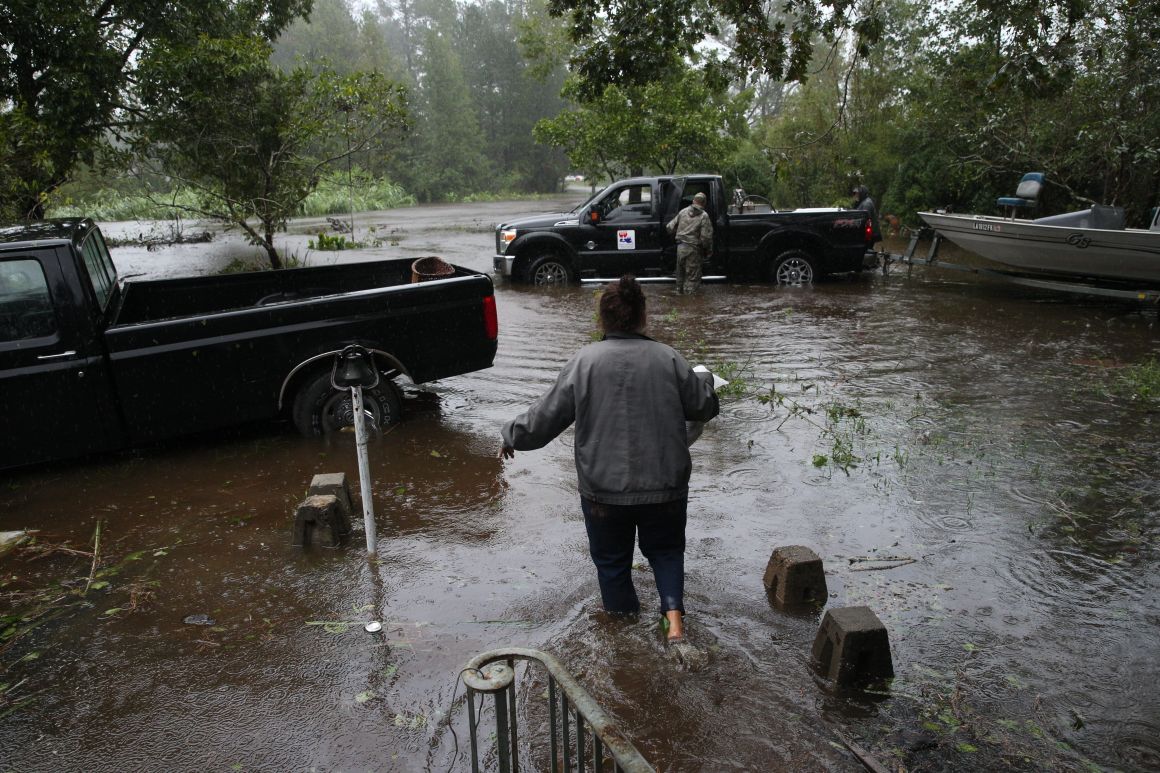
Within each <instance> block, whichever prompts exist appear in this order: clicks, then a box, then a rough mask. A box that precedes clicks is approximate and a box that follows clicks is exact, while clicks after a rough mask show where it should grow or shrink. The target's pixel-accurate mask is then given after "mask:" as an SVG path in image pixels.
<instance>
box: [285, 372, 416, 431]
mask: <svg viewBox="0 0 1160 773" xmlns="http://www.w3.org/2000/svg"><path fill="white" fill-rule="evenodd" d="M363 409H364V411H365V412H366V413H367V418H368V419H371V420H373V423H374V425H375V426H377V427H378V428H379V429H380V430H381V429H386V428H387V427H389V426H391V425H393V424H398V423H399V418H400V416H401V414H402V401H401V400H400V398H399V389H398V387H396V386H395V384H394V382H393V381H391V380H389V379H385V378H384V379H381V380H380V381H379V383H378V386H376V387H374V388H373V389H366V388H364V389H363ZM291 418H292V419H293V420H294V426H295V427H296V428H297V429H298V431H299V432H301V433H302V434H303V435H306V436H307V437H314V436H316V435H327V434H330V433H331V432H338V431H339V430H342V429H344V428H346V427H353V426H354V405H353V402H352V398H351V396H350V390H349V389H344V390H338V389H335V388H334V387H333V386H331V384H330V371H329V370H328V371H323V372H322V373H319V374H318V375H317V376H315V377H314V378H312V379H311V380H310V381H307V382H306V384H305V386H303V387H302V389H301V390H299V392H298V395H297V396H296V397H295V398H294V406H293V408H292V409H291ZM370 424H371V422H368V428H369V425H370Z"/></svg>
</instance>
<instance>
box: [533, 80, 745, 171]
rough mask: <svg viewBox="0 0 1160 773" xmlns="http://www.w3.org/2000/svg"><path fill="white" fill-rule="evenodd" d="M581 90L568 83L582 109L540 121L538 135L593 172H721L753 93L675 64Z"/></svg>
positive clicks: (742, 127) (577, 165) (742, 128)
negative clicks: (734, 91)
mask: <svg viewBox="0 0 1160 773" xmlns="http://www.w3.org/2000/svg"><path fill="white" fill-rule="evenodd" d="M583 93H584V88H583V85H582V84H581V83H580V82H579V81H577V80H573V81H570V82H569V84H568V86H567V87H566V89H565V95H567V96H570V97H572V98H574V99H575V100H577V106H576V107H575V108H573V109H570V110H566V111H564V112H562V113H560V114H559V115H558V116H556V117H555V118H548V119H544V120H542V121H540V122H539V123H538V124H537V125H536V128H535V136H536V139H537V140H539V141H540V142H543V143H547V144H551V145H557V146H559V147H562V148H564V150H565V152H566V153H567V154H568V157H569V159H571V161H572V164H573V166H574V167H575V168H577V169H579V170H582V171H584V172H585V173H588V174H590V175H593V176H601V175H602V176H605V177H609V178H616V177H621V176H624V175H625V174H634V173H642V172H643V170H645V169H649V170H652V171H654V172H656V173H658V174H673V173H674V172H676V171H678V170H684V171H695V170H698V169H699V170H711V169H716V168H719V167H720V166H721V165H722V163H723V162H724V161H725V159H726V158H727V157H728V156H729V154H730V152H731V150H732V147H733V144H734V143H735V142H736V140H737V138H738V137H741V136H744V135H745V133H746V124H745V121H744V115H745V109H746V107H747V104H748V99H749V94H748V93H742V94H740V95H730V94H729V92H728V88H727V84H726V83H725V82H724V81H723V80H721V79H719V78H716V77H714V75H713V73H712V71H709V70H696V69H693V68H690V67H685V68H678V69H677V70H676V72H674V73H673V74H672V75H670V76H669V77H668V78H667V79H665V80H663V81H657V82H653V83H649V84H646V85H643V86H623V87H622V86H617V85H615V84H613V85H609V86H607V87H605V88H604V90H603V91H602V92H601V93H600V95H599V97H597V98H594V99H585V98H583V96H582V95H583Z"/></svg>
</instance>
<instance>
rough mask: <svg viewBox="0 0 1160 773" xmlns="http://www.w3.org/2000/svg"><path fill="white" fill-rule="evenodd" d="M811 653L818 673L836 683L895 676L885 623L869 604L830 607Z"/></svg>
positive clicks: (851, 682)
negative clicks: (865, 605) (866, 605)
mask: <svg viewBox="0 0 1160 773" xmlns="http://www.w3.org/2000/svg"><path fill="white" fill-rule="evenodd" d="M811 654H812V657H813V662H814V666H815V667H816V668H817V669H818V672H819V673H820V674H821V675H822V676H824V677H826V678H827V679H830V680H832V681H833V682H835V683H836V684H854V683H857V682H867V681H871V680H874V679H885V678H889V677H892V676H894V663H893V661H892V660H891V658H890V638H889V636H888V635H887V633H886V626H884V625H883V624H882V621H881V620H879V619H878V615H876V614H874V612H873V611H872V610H871V609H870V607H842V608H840V609H831V610H827V612H826V614H825V617H823V618H822V624H821V626H820V627H819V628H818V635H817V636H816V637H815V638H814V647H813V651H812V653H811Z"/></svg>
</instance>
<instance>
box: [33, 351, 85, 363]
mask: <svg viewBox="0 0 1160 773" xmlns="http://www.w3.org/2000/svg"><path fill="white" fill-rule="evenodd" d="M76 356H77V353H76V351H74V350H72V349H70V350H68V351H67V352H61V353H60V354H42V355H40V356H39V357H37V358H36V359H38V360H62V359H64V358H65V357H76Z"/></svg>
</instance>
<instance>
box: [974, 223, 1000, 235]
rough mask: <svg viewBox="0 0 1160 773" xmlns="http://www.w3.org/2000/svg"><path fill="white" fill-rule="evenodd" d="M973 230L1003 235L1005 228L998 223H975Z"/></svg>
mask: <svg viewBox="0 0 1160 773" xmlns="http://www.w3.org/2000/svg"><path fill="white" fill-rule="evenodd" d="M971 228H973V229H975V230H976V231H994V232H995V233H1002V231H1003V226H1001V225H998V224H996V223H974V224H972V225H971Z"/></svg>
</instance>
